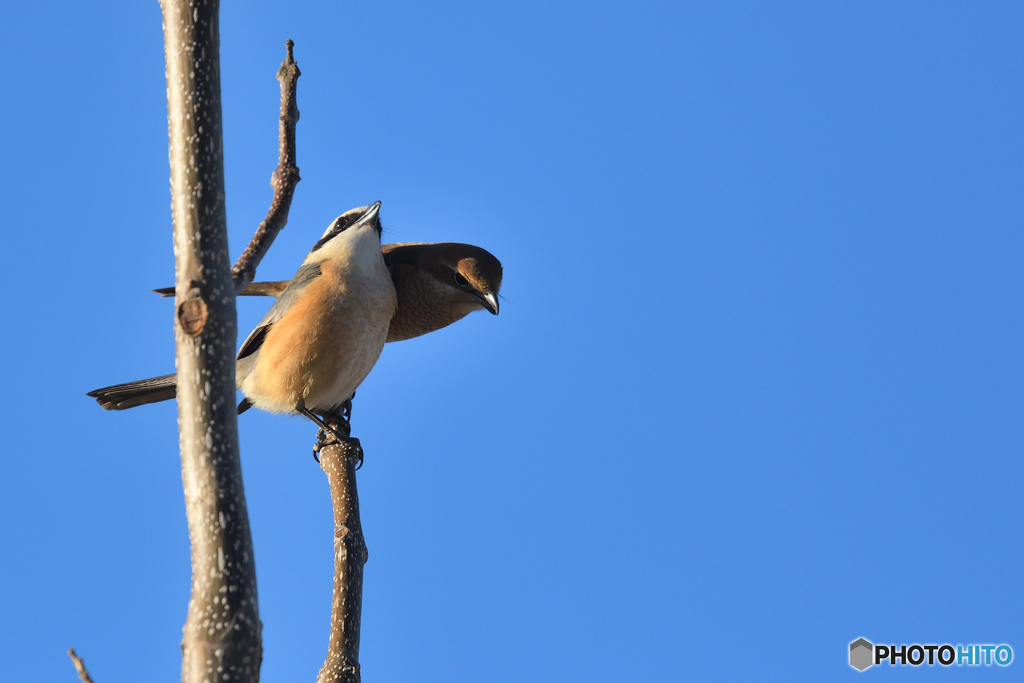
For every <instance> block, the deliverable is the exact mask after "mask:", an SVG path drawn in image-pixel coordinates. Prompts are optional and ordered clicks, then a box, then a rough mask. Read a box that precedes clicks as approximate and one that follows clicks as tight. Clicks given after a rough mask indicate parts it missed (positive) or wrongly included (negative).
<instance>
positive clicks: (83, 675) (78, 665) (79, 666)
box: [68, 647, 92, 683]
mask: <svg viewBox="0 0 1024 683" xmlns="http://www.w3.org/2000/svg"><path fill="white" fill-rule="evenodd" d="M68 657H71V663H72V664H74V665H75V671H77V672H78V677H79V678H80V679H82V683H92V679H91V678H89V672H88V671H86V670H85V662H83V661H82V658H81V657H79V656H78V655H77V654H75V648H73V647H70V648H68Z"/></svg>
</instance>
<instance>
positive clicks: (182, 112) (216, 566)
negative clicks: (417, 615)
mask: <svg viewBox="0 0 1024 683" xmlns="http://www.w3.org/2000/svg"><path fill="white" fill-rule="evenodd" d="M161 8H162V10H163V26H164V56H165V60H166V66H167V119H168V137H169V142H170V164H171V206H172V214H173V218H174V256H175V276H176V278H175V280H176V284H175V287H176V293H177V297H176V299H175V305H176V307H177V316H176V322H175V326H174V338H175V347H176V360H177V368H178V377H177V396H178V432H179V441H180V448H181V478H182V483H183V484H184V490H185V514H186V516H187V518H188V531H189V541H190V542H191V548H192V592H191V596H190V598H189V605H188V617H187V619H186V621H185V628H184V633H183V637H182V641H181V650H182V672H181V678H182V681H183V683H200V682H202V681H214V680H217V681H222V680H231V681H242V682H247V683H256V682H257V681H259V670H260V662H261V660H262V656H263V646H262V641H261V631H262V624H261V623H260V618H259V608H258V606H257V595H256V564H255V560H254V555H253V549H252V536H251V534H250V530H249V515H248V511H247V509H246V505H245V491H244V488H243V486H242V467H241V462H240V459H239V454H238V422H237V419H236V415H235V342H236V337H237V322H236V317H235V287H234V283H233V281H232V275H231V260H230V257H229V254H228V236H227V219H226V216H225V209H224V145H223V137H222V123H221V97H220V37H219V20H218V12H219V1H218V0H205V1H204V2H195V1H194V0H162V2H161Z"/></svg>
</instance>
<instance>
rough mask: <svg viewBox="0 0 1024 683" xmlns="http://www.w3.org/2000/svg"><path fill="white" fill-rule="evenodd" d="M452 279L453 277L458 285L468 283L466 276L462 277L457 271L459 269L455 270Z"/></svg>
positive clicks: (462, 285) (461, 285)
mask: <svg viewBox="0 0 1024 683" xmlns="http://www.w3.org/2000/svg"><path fill="white" fill-rule="evenodd" d="M454 279H455V284H457V285H458V286H459V287H465V286H466V285H468V284H469V280H467V279H466V278H464V277H463V276H462V273H460V272H459V271H457V270H456V271H455V277H454Z"/></svg>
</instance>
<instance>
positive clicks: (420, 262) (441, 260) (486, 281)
mask: <svg viewBox="0 0 1024 683" xmlns="http://www.w3.org/2000/svg"><path fill="white" fill-rule="evenodd" d="M381 251H382V252H383V254H384V263H385V264H386V265H387V267H388V271H389V272H390V273H391V282H392V283H393V284H394V286H395V293H396V294H397V296H398V308H397V310H396V311H395V314H394V316H393V317H392V318H391V324H390V326H389V327H388V336H387V342H389V343H390V342H396V341H404V340H406V339H412V338H414V337H419V336H422V335H424V334H427V333H428V332H434V331H436V330H439V329H441V328H443V327H447V326H448V325H451V324H452V323H454V322H457V321H459V320H461V319H462V318H464V317H466V316H467V315H469V314H470V313H472V312H473V311H479V310H486V311H488V312H490V313H491V314H492V315H498V307H499V304H498V290H499V289H500V288H501V277H502V267H501V261H499V260H498V259H497V258H495V256H494V255H493V254H491V253H490V252H489V251H487V250H486V249H483V248H481V247H477V246H474V245H472V244H461V243H458V242H433V243H431V242H408V243H402V244H385V245H384V246H383V247H381ZM289 282H290V280H278V281H271V282H253V283H251V284H249V285H246V286H245V288H244V289H242V291H241V292H239V295H241V296H272V297H279V296H281V293H282V292H284V291H285V289H286V288H287V287H288V283H289ZM153 291H154V292H156V293H157V294H160V295H161V296H165V297H171V296H174V287H163V288H161V289H154V290H153Z"/></svg>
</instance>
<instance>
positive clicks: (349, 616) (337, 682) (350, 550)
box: [316, 416, 367, 683]
mask: <svg viewBox="0 0 1024 683" xmlns="http://www.w3.org/2000/svg"><path fill="white" fill-rule="evenodd" d="M327 423H328V425H329V426H331V427H332V428H333V429H334V430H335V431H341V432H342V433H344V434H348V433H349V430H348V423H347V421H346V420H344V419H343V418H342V419H339V418H332V417H330V416H327ZM316 450H317V451H318V452H319V455H320V467H321V468H323V471H324V472H325V473H326V474H327V481H328V483H329V484H330V487H331V504H332V507H333V508H334V596H333V600H332V601H331V637H330V641H329V644H328V647H327V659H326V660H325V661H324V665H323V667H321V669H320V673H319V675H318V676H317V679H316V680H317V683H359V682H360V673H359V625H360V619H361V616H360V615H361V611H362V605H363V565H364V564H365V563H366V558H367V552H366V543H365V541H364V540H363V527H362V525H361V524H360V522H359V494H358V492H357V491H356V467H357V463H361V462H362V460H363V450H362V448H361V447H360V445H359V440H358V439H352V438H346V439H338V438H336V437H335V436H334V435H333V434H330V433H325V432H324V430H320V433H319V434H318V437H317V448H316Z"/></svg>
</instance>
